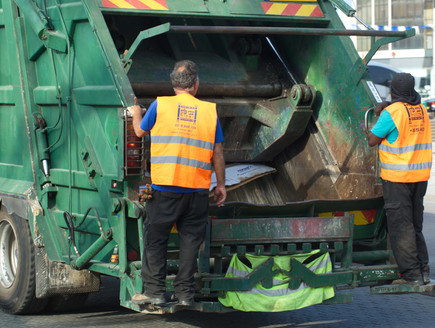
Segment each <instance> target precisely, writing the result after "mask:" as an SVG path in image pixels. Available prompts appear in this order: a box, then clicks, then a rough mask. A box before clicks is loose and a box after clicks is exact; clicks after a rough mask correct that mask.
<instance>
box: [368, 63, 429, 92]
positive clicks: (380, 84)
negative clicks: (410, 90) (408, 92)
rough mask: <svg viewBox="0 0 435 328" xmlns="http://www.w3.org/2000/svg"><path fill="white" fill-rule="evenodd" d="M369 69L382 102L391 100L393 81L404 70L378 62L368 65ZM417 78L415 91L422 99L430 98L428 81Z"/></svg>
mask: <svg viewBox="0 0 435 328" xmlns="http://www.w3.org/2000/svg"><path fill="white" fill-rule="evenodd" d="M367 68H368V71H369V74H370V77H371V79H372V81H373V83H374V84H375V87H376V89H377V90H378V93H379V95H380V96H381V98H382V100H391V98H390V86H391V80H392V79H393V76H394V75H395V74H396V73H403V71H402V70H400V69H398V68H397V67H394V66H391V65H387V64H383V63H380V62H377V61H371V62H369V63H368V64H367ZM414 78H415V90H417V92H418V93H419V94H420V95H421V97H422V98H425V97H428V95H429V92H428V88H430V86H428V85H426V82H427V79H426V78H422V77H416V76H414Z"/></svg>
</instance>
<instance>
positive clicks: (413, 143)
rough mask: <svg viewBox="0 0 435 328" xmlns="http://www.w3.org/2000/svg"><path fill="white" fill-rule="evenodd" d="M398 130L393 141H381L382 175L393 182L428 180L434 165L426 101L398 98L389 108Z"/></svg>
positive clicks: (387, 109)
mask: <svg viewBox="0 0 435 328" xmlns="http://www.w3.org/2000/svg"><path fill="white" fill-rule="evenodd" d="M385 110H386V111H388V112H389V113H390V115H391V118H392V119H393V121H394V124H395V125H396V128H397V130H398V131H399V136H398V137H397V140H396V141H394V142H393V143H392V144H390V143H389V142H388V141H387V139H386V138H384V139H383V140H382V142H381V143H380V145H379V159H380V161H381V178H382V179H384V180H387V181H391V182H420V181H427V180H429V177H430V169H431V167H432V133H431V127H430V122H429V117H428V115H427V112H426V109H425V108H424V107H423V105H421V104H419V105H410V104H407V103H402V102H396V103H394V104H392V105H390V106H388V107H387V108H386V109H385Z"/></svg>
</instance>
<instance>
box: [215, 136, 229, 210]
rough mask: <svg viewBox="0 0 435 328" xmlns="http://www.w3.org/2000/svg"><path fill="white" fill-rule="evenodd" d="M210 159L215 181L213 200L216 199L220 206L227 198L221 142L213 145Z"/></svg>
mask: <svg viewBox="0 0 435 328" xmlns="http://www.w3.org/2000/svg"><path fill="white" fill-rule="evenodd" d="M212 161H213V167H214V171H215V173H216V182H217V185H216V188H215V189H214V200H215V201H217V205H218V206H221V205H222V204H223V203H224V201H225V199H226V198H227V191H226V190H225V159H224V151H223V147H222V143H221V142H219V143H216V144H215V145H214V151H213V159H212Z"/></svg>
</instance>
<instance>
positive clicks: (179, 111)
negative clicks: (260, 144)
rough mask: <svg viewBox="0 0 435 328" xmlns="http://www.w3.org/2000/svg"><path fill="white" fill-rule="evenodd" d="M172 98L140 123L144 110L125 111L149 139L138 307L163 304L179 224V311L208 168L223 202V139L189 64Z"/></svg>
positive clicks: (187, 289) (182, 65) (178, 68)
mask: <svg viewBox="0 0 435 328" xmlns="http://www.w3.org/2000/svg"><path fill="white" fill-rule="evenodd" d="M171 81H172V86H173V88H174V91H175V94H176V95H175V96H171V97H158V98H157V100H156V101H154V102H153V103H152V104H151V106H150V107H149V109H148V110H147V111H146V114H145V116H144V117H143V118H142V114H143V113H142V110H141V108H140V107H139V106H137V105H135V106H132V107H129V108H128V110H129V111H130V113H131V115H132V116H133V127H134V129H135V133H136V135H137V136H138V137H143V136H145V135H147V134H148V133H150V134H151V182H152V185H151V187H152V188H153V194H152V198H150V199H148V200H147V202H146V214H147V215H146V220H145V227H144V234H143V238H144V240H143V248H144V250H143V259H142V272H141V274H142V280H143V282H144V285H145V292H144V293H140V294H139V293H137V294H135V295H134V296H133V297H132V301H133V303H136V304H161V303H165V302H166V300H165V296H164V294H165V291H166V284H165V280H166V253H167V244H168V238H169V234H170V231H171V229H172V227H173V225H174V223H176V224H177V229H178V235H179V242H180V253H179V270H178V273H177V276H176V278H175V280H174V290H175V295H176V297H177V298H178V302H179V304H180V305H185V306H191V305H192V304H193V302H194V293H195V281H194V274H195V272H196V271H197V257H198V251H199V247H200V245H201V243H202V242H203V240H204V237H205V231H206V225H207V220H208V204H209V199H208V194H209V188H210V184H211V174H212V166H213V167H214V170H215V173H216V178H217V186H216V188H215V190H214V196H215V200H217V205H218V206H220V205H222V204H223V202H224V201H225V198H226V190H225V161H224V157H223V149H222V141H223V134H222V129H221V126H220V124H219V119H218V117H217V112H216V104H214V103H210V102H205V101H201V100H198V99H197V98H195V95H196V93H197V91H198V86H199V80H198V69H197V66H196V64H195V63H193V62H192V61H189V60H185V61H181V62H178V63H176V64H175V67H174V70H173V72H172V73H171Z"/></svg>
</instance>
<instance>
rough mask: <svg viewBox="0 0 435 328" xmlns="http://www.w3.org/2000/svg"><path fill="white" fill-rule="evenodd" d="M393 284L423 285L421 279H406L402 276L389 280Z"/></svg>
mask: <svg viewBox="0 0 435 328" xmlns="http://www.w3.org/2000/svg"><path fill="white" fill-rule="evenodd" d="M391 283H392V284H393V285H408V286H420V285H423V281H422V280H420V279H417V280H406V279H404V278H400V279H396V280H393V281H392V282H391Z"/></svg>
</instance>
